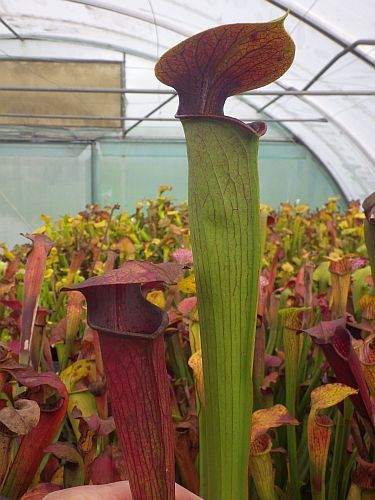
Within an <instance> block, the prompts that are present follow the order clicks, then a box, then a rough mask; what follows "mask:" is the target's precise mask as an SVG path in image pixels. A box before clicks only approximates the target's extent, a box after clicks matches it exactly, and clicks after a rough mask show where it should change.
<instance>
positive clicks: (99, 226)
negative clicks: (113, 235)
mask: <svg viewBox="0 0 375 500" xmlns="http://www.w3.org/2000/svg"><path fill="white" fill-rule="evenodd" d="M106 225H107V221H106V220H105V219H103V220H101V221H99V222H94V227H96V229H100V228H101V227H106Z"/></svg>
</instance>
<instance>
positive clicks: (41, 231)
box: [33, 226, 46, 234]
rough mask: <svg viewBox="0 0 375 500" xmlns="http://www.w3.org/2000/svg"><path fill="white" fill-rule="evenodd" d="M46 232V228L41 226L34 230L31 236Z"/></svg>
mask: <svg viewBox="0 0 375 500" xmlns="http://www.w3.org/2000/svg"><path fill="white" fill-rule="evenodd" d="M45 230H46V226H42V227H39V228H38V229H35V231H33V234H42V233H44V232H45Z"/></svg>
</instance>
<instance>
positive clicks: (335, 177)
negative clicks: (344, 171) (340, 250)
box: [236, 96, 349, 202]
mask: <svg viewBox="0 0 375 500" xmlns="http://www.w3.org/2000/svg"><path fill="white" fill-rule="evenodd" d="M236 98H237V99H239V100H240V101H241V102H243V103H245V104H247V105H248V106H249V107H250V108H252V109H254V110H255V111H257V112H258V110H257V108H256V106H255V105H253V104H252V103H251V102H249V101H248V100H247V99H246V97H244V96H237V97H236ZM262 114H264V115H265V116H266V117H267V118H274V116H273V115H272V114H271V113H267V112H263V111H262ZM280 126H281V127H282V128H283V129H285V130H286V131H287V132H288V134H289V135H290V137H291V138H292V139H293V140H294V142H296V143H297V144H301V146H303V147H304V148H306V150H307V151H308V152H309V153H310V154H311V156H312V157H313V158H315V159H316V160H317V161H318V162H319V163H320V165H322V167H323V168H324V170H325V171H326V172H327V174H328V175H329V176H330V177H331V179H332V180H333V181H334V183H335V184H336V185H337V187H338V189H339V190H340V194H341V195H342V197H343V199H344V200H345V201H346V202H348V201H349V196H348V195H347V193H346V192H345V191H344V189H343V187H342V186H341V183H340V180H339V179H337V176H336V175H335V173H334V172H332V171H331V169H330V168H329V167H328V165H327V164H326V163H325V162H324V161H323V159H322V158H320V156H319V155H318V154H317V153H316V152H315V151H313V150H312V149H311V148H310V147H309V146H308V145H307V144H306V143H305V141H304V140H303V139H302V138H301V137H300V136H299V135H297V134H295V133H294V132H292V131H291V130H290V128H289V127H288V126H287V125H284V124H281V125H280Z"/></svg>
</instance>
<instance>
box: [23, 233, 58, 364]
mask: <svg viewBox="0 0 375 500" xmlns="http://www.w3.org/2000/svg"><path fill="white" fill-rule="evenodd" d="M25 236H26V238H28V239H29V240H31V241H32V243H33V246H32V249H31V251H30V253H29V254H28V256H27V263H26V268H25V284H24V289H23V301H22V317H21V335H20V356H19V360H20V363H22V364H25V365H27V364H28V363H29V360H30V348H31V343H32V334H33V329H34V323H35V318H36V312H37V309H38V303H39V295H40V290H41V288H42V283H43V278H44V273H45V270H46V260H47V256H48V254H49V252H50V250H51V248H52V247H53V242H52V241H51V240H50V239H49V238H48V237H47V236H45V235H44V234H25ZM38 355H39V353H34V355H33V356H32V359H33V360H35V359H37V358H38ZM34 368H35V369H37V368H38V367H37V366H34Z"/></svg>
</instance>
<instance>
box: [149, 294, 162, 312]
mask: <svg viewBox="0 0 375 500" xmlns="http://www.w3.org/2000/svg"><path fill="white" fill-rule="evenodd" d="M147 300H148V301H149V302H151V304H154V305H155V306H157V307H160V309H164V308H165V297H164V293H163V292H162V291H161V290H152V292H149V293H148V294H147Z"/></svg>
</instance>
